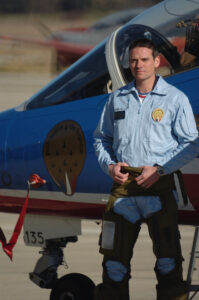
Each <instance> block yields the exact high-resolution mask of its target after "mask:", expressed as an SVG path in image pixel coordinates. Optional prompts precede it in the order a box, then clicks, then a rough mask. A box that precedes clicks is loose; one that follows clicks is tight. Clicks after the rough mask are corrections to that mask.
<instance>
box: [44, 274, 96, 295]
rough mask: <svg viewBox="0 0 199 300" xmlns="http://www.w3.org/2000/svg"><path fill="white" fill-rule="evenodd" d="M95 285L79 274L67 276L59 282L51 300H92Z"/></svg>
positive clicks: (53, 290) (52, 292)
mask: <svg viewBox="0 0 199 300" xmlns="http://www.w3.org/2000/svg"><path fill="white" fill-rule="evenodd" d="M94 287H95V284H94V283H93V281H92V280H91V279H90V278H88V277H87V276H85V275H83V274H79V273H71V274H67V275H65V276H63V277H61V278H60V279H58V280H57V282H56V284H55V286H54V288H53V289H52V291H51V294H50V300H92V297H93V289H94Z"/></svg>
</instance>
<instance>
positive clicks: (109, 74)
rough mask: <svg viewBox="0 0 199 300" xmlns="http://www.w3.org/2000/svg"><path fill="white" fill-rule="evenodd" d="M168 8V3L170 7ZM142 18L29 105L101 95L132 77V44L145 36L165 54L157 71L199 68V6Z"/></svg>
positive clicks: (171, 72) (172, 72) (170, 72)
mask: <svg viewBox="0 0 199 300" xmlns="http://www.w3.org/2000/svg"><path fill="white" fill-rule="evenodd" d="M170 2H171V1H170ZM197 7H198V4H197ZM168 8H169V7H166V9H167V10H168ZM143 16H144V14H143ZM140 19H142V18H141V17H140V18H139V16H138V18H135V21H133V22H129V23H128V24H127V25H125V26H123V27H121V29H119V30H117V31H116V32H115V33H113V37H112V40H111V37H110V38H107V40H105V41H103V42H102V43H101V44H100V45H98V46H97V47H96V48H94V49H93V50H91V51H90V52H89V53H88V54H86V55H85V56H84V57H82V58H81V59H80V60H78V61H77V62H76V63H75V64H73V65H72V66H71V67H69V68H68V69H67V70H65V71H64V72H63V73H62V74H61V75H60V76H58V77H57V78H56V79H55V80H53V81H52V82H51V83H50V84H49V85H47V86H46V87H45V88H43V89H42V90H41V91H40V92H38V93H37V94H36V95H34V96H33V97H32V98H31V99H30V100H28V101H27V103H26V104H25V109H26V110H30V109H36V108H42V107H47V106H52V105H58V104H63V103H68V102H72V101H76V100H83V99H85V98H90V97H97V96H100V95H103V94H108V93H111V92H112V91H113V90H114V89H116V88H119V87H120V86H122V85H124V84H127V83H128V82H130V81H132V80H133V76H132V74H131V72H130V69H129V63H128V55H129V53H128V52H129V51H128V47H129V45H130V43H131V42H132V41H133V40H135V39H137V38H141V37H145V38H148V39H151V40H152V41H153V42H154V43H155V45H156V46H157V48H158V51H159V54H160V57H161V63H160V66H159V68H158V70H157V73H158V74H160V75H162V76H163V77H168V76H174V75H175V74H177V73H181V72H184V71H187V70H190V69H194V68H198V65H199V8H197V9H194V10H192V11H191V12H190V13H189V14H186V15H183V14H179V15H173V14H171V20H170V19H169V20H168V21H165V20H164V22H163V23H161V22H156V24H153V26H149V25H146V24H143V23H144V22H142V24H139V22H140V23H141V21H140ZM133 20H134V19H133ZM136 21H137V22H138V23H136ZM145 23H147V22H145ZM148 23H150V22H148ZM151 23H153V20H151ZM110 40H111V42H110ZM107 44H108V45H109V46H108V47H107ZM115 82H116V84H115Z"/></svg>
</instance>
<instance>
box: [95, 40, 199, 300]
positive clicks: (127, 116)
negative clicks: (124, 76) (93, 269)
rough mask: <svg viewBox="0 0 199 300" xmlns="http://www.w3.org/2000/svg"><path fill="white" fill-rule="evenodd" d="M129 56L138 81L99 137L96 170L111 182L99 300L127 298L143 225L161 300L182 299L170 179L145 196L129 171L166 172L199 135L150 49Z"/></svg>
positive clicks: (116, 104) (108, 110)
mask: <svg viewBox="0 0 199 300" xmlns="http://www.w3.org/2000/svg"><path fill="white" fill-rule="evenodd" d="M129 49H130V50H129V65H130V69H131V72H132V74H133V76H134V78H135V81H133V82H132V83H130V84H128V85H127V86H125V87H123V88H121V89H119V90H117V91H115V92H114V93H113V94H111V95H110V98H109V100H108V101H107V103H106V105H105V107H104V110H103V112H102V115H101V118H100V121H99V124H98V127H97V129H96V131H95V150H96V154H97V156H98V161H99V164H100V166H101V167H102V169H103V170H104V172H106V173H107V174H109V175H110V176H111V177H112V178H113V180H114V183H113V187H112V191H111V195H110V198H109V202H108V205H107V209H106V213H105V215H104V218H103V226H102V235H101V239H100V252H101V253H102V254H103V255H104V261H103V283H102V284H100V285H98V286H97V287H96V289H95V300H102V299H103V300H110V299H114V300H128V299H129V290H128V281H129V278H130V260H131V258H132V255H133V248H134V245H135V242H136V239H137V237H138V234H139V230H140V224H141V222H142V220H143V219H145V221H146V223H147V225H148V229H149V235H150V237H151V239H152V242H153V251H154V254H155V255H156V257H157V262H156V266H155V272H156V277H157V280H158V284H157V299H158V300H174V299H175V300H184V299H186V284H185V282H184V281H183V278H182V260H183V258H182V255H181V248H180V241H179V231H178V226H177V205H176V199H175V197H174V192H173V191H174V190H175V186H174V181H173V176H172V175H167V176H162V178H161V179H160V180H159V181H158V185H157V184H154V185H153V186H152V187H151V188H149V189H145V188H142V187H141V186H140V185H138V184H136V181H135V180H134V179H135V177H137V176H138V175H140V174H141V173H142V170H141V169H140V168H132V167H138V166H154V165H155V164H158V165H164V164H165V163H166V162H167V161H169V160H170V159H171V158H172V157H173V156H175V155H176V154H177V153H178V152H180V151H181V150H182V149H183V148H185V147H186V146H187V145H188V144H189V143H190V142H191V141H192V140H194V139H196V137H197V129H196V125H195V120H194V116H193V112H192V109H191V106H190V104H189V101H188V99H187V97H186V96H185V95H184V94H183V93H182V92H181V91H179V90H177V89H176V88H175V87H173V86H171V85H169V84H168V83H166V82H165V81H164V79H163V78H162V77H160V76H156V72H155V71H156V68H158V66H159V64H160V57H159V56H158V52H157V50H156V49H155V47H154V45H153V43H152V42H151V41H150V40H147V39H140V40H137V41H134V42H133V43H132V44H131V45H130V48H129ZM129 166H130V167H129Z"/></svg>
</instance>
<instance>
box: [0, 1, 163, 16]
mask: <svg viewBox="0 0 199 300" xmlns="http://www.w3.org/2000/svg"><path fill="white" fill-rule="evenodd" d="M158 2H160V0H0V13H13V14H14V13H52V12H55V11H66V12H67V11H80V10H81V11H86V10H92V9H93V10H97V9H100V10H107V9H109V10H110V9H126V8H129V7H138V6H139V7H140V6H146V7H148V6H152V5H154V4H156V3H158Z"/></svg>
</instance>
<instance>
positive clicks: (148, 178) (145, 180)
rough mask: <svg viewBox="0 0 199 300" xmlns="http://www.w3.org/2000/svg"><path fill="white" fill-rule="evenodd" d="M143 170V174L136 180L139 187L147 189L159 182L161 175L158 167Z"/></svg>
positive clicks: (147, 167) (146, 167)
mask: <svg viewBox="0 0 199 300" xmlns="http://www.w3.org/2000/svg"><path fill="white" fill-rule="evenodd" d="M142 168H143V171H142V174H141V175H140V176H138V177H137V178H136V179H135V180H136V182H137V184H138V185H140V186H141V187H143V188H146V189H147V188H149V187H150V186H151V185H152V184H154V183H155V182H156V181H158V179H159V178H160V175H159V174H158V173H157V167H156V166H144V167H142Z"/></svg>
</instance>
